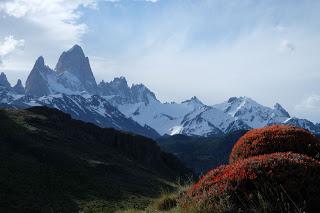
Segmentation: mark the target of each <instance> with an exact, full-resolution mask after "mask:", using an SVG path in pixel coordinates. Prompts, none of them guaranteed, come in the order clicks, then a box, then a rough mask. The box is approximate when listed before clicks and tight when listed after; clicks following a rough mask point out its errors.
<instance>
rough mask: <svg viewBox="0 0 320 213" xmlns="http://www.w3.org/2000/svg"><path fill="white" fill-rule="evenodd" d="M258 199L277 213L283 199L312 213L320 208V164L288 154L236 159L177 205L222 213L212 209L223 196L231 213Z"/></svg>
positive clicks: (196, 187)
mask: <svg viewBox="0 0 320 213" xmlns="http://www.w3.org/2000/svg"><path fill="white" fill-rule="evenodd" d="M275 189H280V190H278V191H275ZM259 194H260V195H261V196H260V195H259ZM272 194H273V195H272ZM259 196H260V197H262V198H263V199H265V202H266V203H267V204H269V207H268V208H274V209H278V210H277V211H279V208H281V207H279V205H283V203H284V202H285V201H284V200H286V201H288V203H290V202H292V204H293V205H292V206H294V207H295V206H305V207H306V209H304V210H307V212H316V210H319V209H320V162H319V161H317V160H315V159H313V158H310V157H308V156H305V155H301V154H296V153H290V152H287V153H273V154H268V155H260V156H255V157H251V158H247V159H244V160H239V161H236V162H235V163H233V164H231V165H226V166H221V167H219V168H217V169H214V170H212V171H210V172H208V174H207V175H206V176H204V177H202V178H201V179H200V181H199V182H198V183H196V184H195V185H194V186H193V187H191V188H190V189H189V190H188V191H187V192H186V193H185V194H184V195H183V196H182V198H181V199H180V205H181V206H182V207H183V208H189V207H191V206H196V205H199V204H201V205H202V206H203V207H205V208H203V209H202V210H201V212H206V211H207V212H210V211H213V212H223V211H221V209H220V211H218V210H219V209H216V208H217V202H221V199H222V197H225V198H227V199H228V200H229V202H230V203H229V204H230V205H228V208H229V211H231V212H234V211H237V210H238V209H239V208H242V207H243V204H250V203H259ZM282 198H286V199H282ZM218 206H219V205H218ZM224 208H225V207H224ZM242 209H243V208H242ZM288 209H289V208H288ZM288 209H286V210H285V212H286V211H289V210H288ZM291 210H292V209H291ZM224 211H226V210H224Z"/></svg>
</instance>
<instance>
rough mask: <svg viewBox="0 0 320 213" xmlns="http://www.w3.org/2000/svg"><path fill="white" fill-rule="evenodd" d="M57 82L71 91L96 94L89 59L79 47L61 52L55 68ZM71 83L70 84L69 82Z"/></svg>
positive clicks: (95, 84) (95, 85)
mask: <svg viewBox="0 0 320 213" xmlns="http://www.w3.org/2000/svg"><path fill="white" fill-rule="evenodd" d="M55 70H56V72H57V74H58V75H59V79H58V82H59V83H61V84H62V85H64V87H66V88H69V89H71V90H72V91H87V92H89V93H92V94H97V93H98V90H97V83H96V80H95V78H94V76H93V73H92V70H91V67H90V63H89V58H88V57H86V56H85V54H84V52H83V50H82V48H81V47H80V46H79V45H75V46H73V47H72V48H71V49H70V50H68V51H66V52H63V53H62V55H61V56H60V58H59V61H58V63H57V65H56V68H55ZM70 81H71V82H70Z"/></svg>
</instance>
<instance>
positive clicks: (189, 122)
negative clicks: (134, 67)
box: [0, 45, 320, 138]
mask: <svg viewBox="0 0 320 213" xmlns="http://www.w3.org/2000/svg"><path fill="white" fill-rule="evenodd" d="M0 106H1V107H5V108H19V109H20V108H22V109H24V108H29V107H32V106H47V107H51V108H56V109H59V110H61V111H63V112H66V113H68V114H70V115H71V116H72V117H73V118H75V119H78V120H83V121H86V122H91V123H94V124H96V125H98V126H100V127H111V128H115V129H118V130H123V131H127V132H132V133H136V134H140V135H143V136H147V137H150V138H158V137H160V136H166V135H176V134H182V135H188V136H201V137H212V136H221V135H224V134H227V133H230V132H235V131H238V130H249V129H252V128H259V127H264V126H267V125H271V124H287V125H294V126H298V127H302V128H305V129H307V130H309V131H311V132H312V133H314V134H316V135H320V124H315V123H312V122H311V121H309V120H306V119H300V118H295V117H291V116H290V114H289V113H288V112H287V111H286V110H285V109H284V108H283V107H282V106H281V105H280V104H279V103H276V104H275V105H274V106H273V107H272V108H271V107H266V106H263V105H261V104H259V103H257V102H256V101H254V100H252V99H251V98H248V97H231V98H229V100H227V101H225V102H223V103H220V104H215V105H207V104H204V103H203V102H202V101H200V100H199V99H198V98H197V97H192V98H191V99H189V100H186V101H183V102H181V103H175V102H171V103H162V102H161V101H159V100H158V99H157V97H156V95H155V94H154V93H153V92H152V91H151V90H150V89H148V88H147V87H146V86H144V85H143V84H133V85H131V86H129V85H128V83H127V81H126V79H125V78H124V77H117V78H115V79H114V80H112V81H110V82H105V81H101V82H100V83H99V84H97V82H96V80H95V77H94V75H93V72H92V70H91V66H90V62H89V58H88V57H86V56H85V54H84V52H83V50H82V48H81V47H80V46H79V45H75V46H73V47H72V48H71V49H70V50H68V51H65V52H63V53H62V54H61V56H60V58H59V60H58V62H57V65H56V67H55V68H54V69H52V68H50V67H49V66H47V65H46V64H45V60H44V58H43V57H42V56H40V57H39V58H38V59H37V60H36V62H35V65H34V67H33V68H32V70H31V72H30V74H29V76H28V78H27V81H26V83H25V88H24V87H23V85H22V82H21V80H18V81H17V84H16V85H15V86H13V87H12V86H11V85H10V83H9V82H8V80H7V78H6V75H5V74H4V73H1V75H0Z"/></svg>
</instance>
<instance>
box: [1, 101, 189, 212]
mask: <svg viewBox="0 0 320 213" xmlns="http://www.w3.org/2000/svg"><path fill="white" fill-rule="evenodd" d="M0 162H1V163H0V188H1V190H0V212H78V211H79V210H81V209H82V210H84V211H85V212H94V211H96V212H101V211H103V212H112V211H114V210H115V209H118V208H121V207H128V206H129V207H130V206H131V207H135V208H143V207H145V206H146V205H148V202H149V200H150V198H151V197H155V196H158V195H159V193H160V192H161V190H163V189H167V190H170V189H173V188H174V185H173V184H172V182H173V181H175V180H176V179H178V178H179V177H182V176H184V175H186V174H187V173H188V172H189V171H188V170H187V169H185V168H184V167H183V166H182V164H181V163H180V162H179V161H178V160H177V159H176V158H175V157H174V156H173V155H171V154H167V153H164V152H162V151H161V150H160V148H159V147H158V146H157V145H156V143H155V142H154V141H152V140H150V139H147V138H145V137H142V136H135V135H132V134H127V133H124V132H119V131H116V130H113V129H102V128H99V127H97V126H95V125H93V124H88V123H84V122H82V121H77V120H73V119H71V117H70V116H69V115H67V114H65V113H62V112H60V111H58V110H54V109H49V108H45V107H35V108H30V109H27V110H9V109H8V110H0ZM89 210H90V211H89ZM91 210H92V211H91Z"/></svg>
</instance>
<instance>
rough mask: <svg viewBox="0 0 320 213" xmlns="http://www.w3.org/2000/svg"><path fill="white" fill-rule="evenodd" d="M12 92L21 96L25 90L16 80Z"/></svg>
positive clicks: (19, 81)
mask: <svg viewBox="0 0 320 213" xmlns="http://www.w3.org/2000/svg"><path fill="white" fill-rule="evenodd" d="M13 91H14V92H15V93H17V94H19V95H23V94H24V93H25V89H24V87H23V85H22V82H21V80H20V79H18V81H17V84H16V85H15V86H14V87H13Z"/></svg>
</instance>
